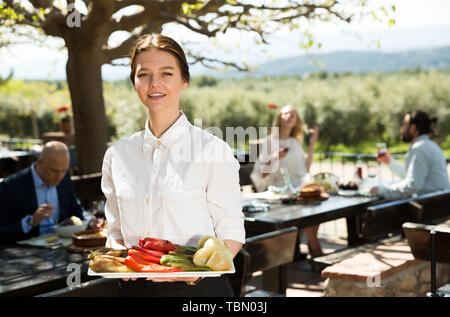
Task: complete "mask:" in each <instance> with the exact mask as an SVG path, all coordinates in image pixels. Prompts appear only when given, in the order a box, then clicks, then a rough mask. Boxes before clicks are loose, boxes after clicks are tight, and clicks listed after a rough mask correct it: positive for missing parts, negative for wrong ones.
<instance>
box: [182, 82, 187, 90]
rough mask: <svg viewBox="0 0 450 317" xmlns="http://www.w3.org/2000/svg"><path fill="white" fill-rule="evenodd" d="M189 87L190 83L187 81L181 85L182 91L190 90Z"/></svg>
mask: <svg viewBox="0 0 450 317" xmlns="http://www.w3.org/2000/svg"><path fill="white" fill-rule="evenodd" d="M188 86H189V82H188V81H186V80H183V83H182V84H181V89H182V90H184V89H186V88H188Z"/></svg>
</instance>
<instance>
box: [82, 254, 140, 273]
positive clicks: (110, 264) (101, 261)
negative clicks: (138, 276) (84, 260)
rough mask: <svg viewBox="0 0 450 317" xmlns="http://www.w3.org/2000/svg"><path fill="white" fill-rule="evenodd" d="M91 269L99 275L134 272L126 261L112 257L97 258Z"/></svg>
mask: <svg viewBox="0 0 450 317" xmlns="http://www.w3.org/2000/svg"><path fill="white" fill-rule="evenodd" d="M89 267H90V269H91V270H92V271H94V272H98V273H130V272H133V270H131V269H130V268H129V267H128V266H127V265H126V264H125V259H124V258H122V257H116V256H111V255H99V256H96V257H95V258H94V259H93V260H92V261H91V263H89Z"/></svg>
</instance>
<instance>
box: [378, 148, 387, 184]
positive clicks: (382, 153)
mask: <svg viewBox="0 0 450 317" xmlns="http://www.w3.org/2000/svg"><path fill="white" fill-rule="evenodd" d="M387 151H388V150H387V145H386V143H384V142H379V143H377V158H380V157H383V156H385V155H386V154H387ZM381 171H382V165H381V164H380V162H378V173H379V174H381ZM379 178H381V175H380V177H379Z"/></svg>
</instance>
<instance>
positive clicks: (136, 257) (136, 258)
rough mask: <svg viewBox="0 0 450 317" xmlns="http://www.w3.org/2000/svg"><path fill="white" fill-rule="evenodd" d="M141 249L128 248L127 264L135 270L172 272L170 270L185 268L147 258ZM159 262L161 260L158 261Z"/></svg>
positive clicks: (179, 270)
mask: <svg viewBox="0 0 450 317" xmlns="http://www.w3.org/2000/svg"><path fill="white" fill-rule="evenodd" d="M138 252H139V251H137V250H134V249H130V250H128V256H127V257H126V258H125V265H126V266H128V267H129V268H130V269H132V270H133V271H135V272H142V273H170V272H183V270H181V269H178V268H175V267H170V266H165V265H161V264H158V263H155V262H151V261H147V260H145V259H144V258H143V257H142V256H141V254H140V253H138ZM158 262H159V261H158Z"/></svg>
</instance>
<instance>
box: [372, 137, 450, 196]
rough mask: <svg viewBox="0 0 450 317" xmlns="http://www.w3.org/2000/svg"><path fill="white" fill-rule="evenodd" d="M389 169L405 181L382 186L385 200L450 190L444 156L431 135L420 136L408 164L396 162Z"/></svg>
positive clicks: (410, 153)
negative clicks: (431, 138)
mask: <svg viewBox="0 0 450 317" xmlns="http://www.w3.org/2000/svg"><path fill="white" fill-rule="evenodd" d="M388 166H389V168H390V169H391V170H392V172H393V173H394V174H396V175H398V176H400V177H401V178H402V180H401V181H398V182H395V183H393V184H388V185H382V186H380V188H379V191H378V194H379V195H380V196H383V197H385V198H388V199H397V198H404V197H407V196H411V195H412V194H418V195H421V194H425V193H430V192H434V191H438V190H443V189H448V188H450V184H449V180H448V174H447V168H446V162H445V158H444V154H443V153H442V150H441V148H440V147H439V146H438V145H437V144H436V143H435V142H433V141H432V140H430V138H429V136H428V135H421V136H419V137H418V138H417V139H416V140H415V141H414V142H413V143H412V144H411V146H410V148H409V152H408V153H407V154H406V156H405V165H402V164H401V163H400V162H398V161H397V160H395V159H392V160H391V162H390V163H389V165H388Z"/></svg>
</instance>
